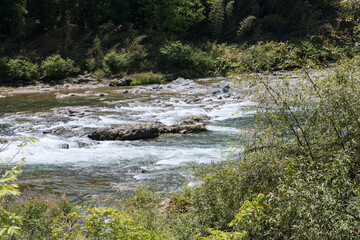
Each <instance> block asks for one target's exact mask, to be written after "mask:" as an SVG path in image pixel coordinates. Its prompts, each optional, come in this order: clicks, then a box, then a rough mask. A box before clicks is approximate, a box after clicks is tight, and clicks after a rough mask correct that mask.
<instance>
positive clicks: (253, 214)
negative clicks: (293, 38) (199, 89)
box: [193, 62, 360, 239]
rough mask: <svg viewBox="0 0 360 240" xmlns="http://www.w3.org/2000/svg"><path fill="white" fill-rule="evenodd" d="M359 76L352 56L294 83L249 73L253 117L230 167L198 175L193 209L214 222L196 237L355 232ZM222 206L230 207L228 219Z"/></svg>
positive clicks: (352, 235)
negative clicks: (206, 232)
mask: <svg viewBox="0 0 360 240" xmlns="http://www.w3.org/2000/svg"><path fill="white" fill-rule="evenodd" d="M305 73H306V75H308V73H307V72H305ZM358 78H359V74H358V72H357V71H356V68H355V67H354V63H353V62H351V63H345V64H343V65H341V66H340V67H338V68H337V69H336V70H335V71H334V72H333V73H331V74H330V75H329V77H323V78H318V79H313V78H310V77H308V78H307V79H302V80H298V81H297V83H296V88H294V86H291V82H290V80H286V79H285V80H283V81H279V82H278V83H274V82H272V81H270V80H269V79H264V78H260V77H255V78H254V79H251V80H250V82H249V83H248V84H246V85H252V86H257V87H256V89H253V91H251V94H254V93H259V92H260V93H261V94H258V100H259V105H257V106H256V108H257V109H258V114H257V116H256V117H257V119H258V122H257V125H256V128H255V129H253V133H251V134H249V135H248V136H247V137H245V138H244V141H243V142H242V144H241V146H242V147H243V148H244V151H243V152H241V153H240V154H239V158H238V159H236V160H235V162H236V163H237V165H234V166H233V167H230V166H226V167H225V169H228V170H227V171H226V172H224V171H223V170H222V169H224V167H223V165H224V164H225V165H227V164H226V163H223V164H220V165H215V166H213V167H212V168H210V169H207V170H206V171H202V172H205V174H204V175H202V177H200V178H199V179H198V180H199V181H201V182H202V184H200V186H199V187H198V188H196V189H194V193H193V194H194V196H195V198H194V199H195V200H196V201H195V205H194V208H195V210H196V212H200V211H201V210H204V211H203V213H202V214H201V215H200V219H201V220H203V222H201V223H202V225H203V226H204V227H210V228H211V227H212V226H216V225H217V226H218V227H217V230H218V231H214V230H212V229H209V231H210V233H211V236H209V237H205V238H200V239H221V238H220V237H223V239H356V238H357V236H358V234H359V232H358V229H359V226H360V220H359V218H358V217H357V216H358V215H359V213H360V202H359V197H360V196H359V191H358V187H357V186H358V182H359V179H360V175H359V170H360V164H359V149H360V146H359V142H358V141H357V139H359V137H360V124H359V118H358V116H359V115H360V107H359V104H358V102H359V101H360V99H359V94H358V91H359V90H360V89H359V85H358V82H357V81H358V80H357V79H358ZM247 81H249V79H247ZM259 160H260V162H259ZM261 161H262V162H261ZM258 169H263V170H262V171H259V170H258ZM220 171H222V172H223V174H216V173H217V172H220ZM237 175H238V176H237ZM230 176H233V177H232V178H231V177H230ZM223 179H224V182H221V180H223ZM209 182H210V183H212V182H214V183H216V184H212V185H210V186H212V187H209ZM227 185H230V186H231V187H230V186H229V187H228V189H229V191H224V190H223V188H224V186H227ZM239 189H243V191H240V190H239ZM204 190H205V191H204ZM205 192H206V194H207V195H205ZM227 194H228V196H227V197H225V196H226V195H227ZM199 196H200V197H199ZM226 198H227V199H229V200H226ZM233 199H235V201H233ZM231 202H236V204H233V205H230V204H231ZM239 204H240V205H241V206H240V207H238V206H239ZM221 206H224V208H225V209H226V211H227V212H228V213H230V214H231V210H230V209H232V210H233V211H234V212H236V213H235V214H236V216H235V217H234V219H233V220H232V221H230V222H229V224H228V225H225V219H227V216H226V215H225V214H221V212H222V210H218V209H217V208H218V207H221ZM236 208H238V209H236ZM205 209H206V211H205ZM232 215H233V214H232ZM234 234H236V235H237V237H234Z"/></svg>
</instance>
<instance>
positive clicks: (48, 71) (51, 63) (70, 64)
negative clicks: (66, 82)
mask: <svg viewBox="0 0 360 240" xmlns="http://www.w3.org/2000/svg"><path fill="white" fill-rule="evenodd" d="M41 70H42V71H43V72H44V75H45V76H47V77H50V78H63V77H67V76H71V75H74V74H76V73H78V72H79V71H80V69H79V68H78V67H76V66H75V64H74V61H73V60H70V59H68V58H67V59H63V58H62V57H61V56H60V55H59V54H55V55H52V56H49V57H47V58H46V59H45V60H44V61H43V62H42V64H41Z"/></svg>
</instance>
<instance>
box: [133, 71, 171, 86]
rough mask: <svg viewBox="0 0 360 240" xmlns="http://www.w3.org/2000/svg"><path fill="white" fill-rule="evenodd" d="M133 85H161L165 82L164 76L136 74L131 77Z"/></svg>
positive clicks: (145, 73) (151, 73)
mask: <svg viewBox="0 0 360 240" xmlns="http://www.w3.org/2000/svg"><path fill="white" fill-rule="evenodd" d="M129 77H130V79H131V80H132V82H131V85H142V84H159V83H163V82H164V80H163V79H164V75H162V74H160V73H153V72H143V73H135V74H132V75H130V76H129Z"/></svg>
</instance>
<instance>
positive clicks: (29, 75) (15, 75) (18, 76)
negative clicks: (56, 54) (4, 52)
mask: <svg viewBox="0 0 360 240" xmlns="http://www.w3.org/2000/svg"><path fill="white" fill-rule="evenodd" d="M6 68H7V69H6V70H5V71H4V72H3V74H4V73H6V75H7V77H8V78H11V79H15V80H25V81H28V80H32V79H35V78H36V75H37V74H38V71H39V66H38V65H37V64H36V63H32V62H30V61H29V60H28V59H26V58H15V59H9V60H8V61H7V63H6Z"/></svg>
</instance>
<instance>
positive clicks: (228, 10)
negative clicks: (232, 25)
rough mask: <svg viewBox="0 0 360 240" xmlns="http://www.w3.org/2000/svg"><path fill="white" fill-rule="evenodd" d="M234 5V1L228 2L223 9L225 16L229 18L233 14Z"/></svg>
mask: <svg viewBox="0 0 360 240" xmlns="http://www.w3.org/2000/svg"><path fill="white" fill-rule="evenodd" d="M234 3H235V1H230V2H228V3H227V4H226V7H225V10H226V11H225V12H226V16H227V17H231V16H232V14H233V10H234Z"/></svg>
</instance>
